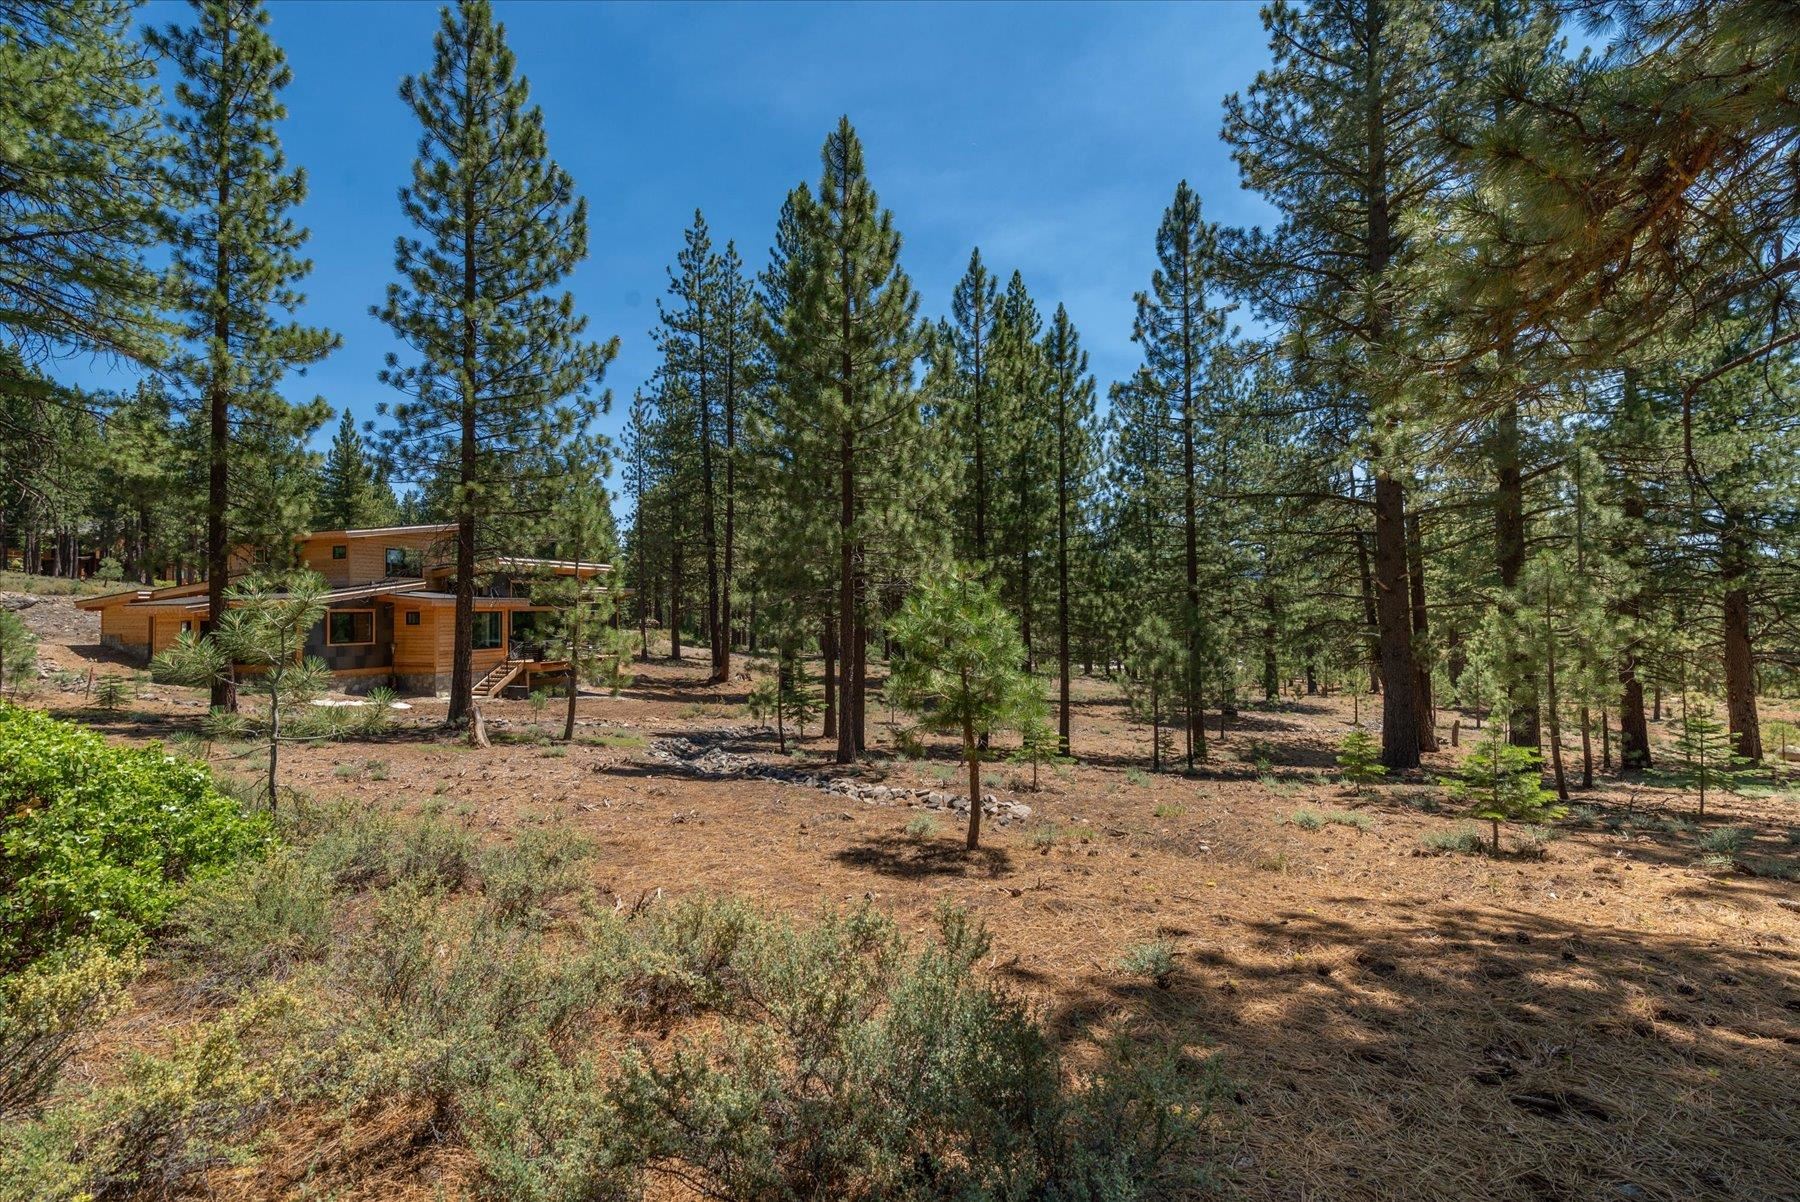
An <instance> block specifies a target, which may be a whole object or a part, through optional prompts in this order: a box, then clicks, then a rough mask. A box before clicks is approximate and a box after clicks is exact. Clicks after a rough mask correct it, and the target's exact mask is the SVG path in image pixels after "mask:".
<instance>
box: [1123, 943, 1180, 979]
mask: <svg viewBox="0 0 1800 1202" xmlns="http://www.w3.org/2000/svg"><path fill="white" fill-rule="evenodd" d="M1119 967H1121V968H1123V969H1124V970H1125V971H1126V972H1128V973H1131V974H1132V975H1133V976H1139V977H1148V978H1150V980H1152V981H1154V982H1155V983H1156V987H1157V988H1158V989H1167V988H1168V987H1169V983H1170V981H1171V980H1172V979H1173V978H1174V976H1175V949H1174V948H1173V947H1171V946H1170V945H1169V943H1168V942H1167V941H1166V940H1162V939H1158V940H1156V941H1155V942H1153V943H1140V944H1137V945H1136V946H1135V947H1133V948H1131V949H1130V950H1129V951H1127V952H1126V953H1125V958H1124V959H1123V960H1121V961H1120V962H1119Z"/></svg>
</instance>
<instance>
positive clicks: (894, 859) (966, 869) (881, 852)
mask: <svg viewBox="0 0 1800 1202" xmlns="http://www.w3.org/2000/svg"><path fill="white" fill-rule="evenodd" d="M832 859H834V860H836V861H838V863H840V864H844V865H846V866H848V867H851V868H861V869H864V870H866V871H868V872H875V873H880V874H881V875H883V876H892V877H899V878H901V879H904V880H917V879H919V878H921V877H940V876H954V877H987V878H989V879H995V878H998V877H1002V876H1005V875H1006V874H1007V873H1008V872H1010V871H1012V857H1011V856H1010V855H1009V854H1007V852H1006V850H1005V849H1004V848H999V847H982V848H978V849H976V850H975V851H970V850H969V849H968V848H966V847H964V846H963V845H962V844H961V843H960V842H957V843H951V842H949V841H947V840H945V839H925V840H918V841H914V840H911V839H904V838H900V837H898V836H892V835H889V836H880V837H876V838H872V839H867V840H864V841H863V842H861V843H858V844H856V845H855V846H853V847H846V848H844V849H843V850H842V851H838V852H834V853H833V854H832Z"/></svg>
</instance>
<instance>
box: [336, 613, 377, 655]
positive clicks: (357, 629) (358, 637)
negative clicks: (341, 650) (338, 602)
mask: <svg viewBox="0 0 1800 1202" xmlns="http://www.w3.org/2000/svg"><path fill="white" fill-rule="evenodd" d="M325 641H326V642H327V643H328V644H330V645H331V646H333V647H342V646H346V645H351V646H354V645H355V644H358V643H373V642H374V641H375V611H374V610H372V609H334V610H332V611H330V612H329V613H327V614H326V615H325Z"/></svg>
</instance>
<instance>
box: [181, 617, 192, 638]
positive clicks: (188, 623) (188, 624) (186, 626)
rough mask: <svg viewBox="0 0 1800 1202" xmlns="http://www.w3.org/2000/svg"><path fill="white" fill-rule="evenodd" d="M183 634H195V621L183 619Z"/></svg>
mask: <svg viewBox="0 0 1800 1202" xmlns="http://www.w3.org/2000/svg"><path fill="white" fill-rule="evenodd" d="M181 633H183V634H192V633H194V621H193V619H192V618H184V619H182V623H181Z"/></svg>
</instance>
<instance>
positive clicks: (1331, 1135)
mask: <svg viewBox="0 0 1800 1202" xmlns="http://www.w3.org/2000/svg"><path fill="white" fill-rule="evenodd" d="M1419 901H1420V899H1382V900H1379V901H1377V900H1372V899H1370V898H1367V897H1356V896H1343V897H1334V898H1329V899H1325V900H1324V901H1321V902H1320V903H1319V905H1318V907H1317V909H1318V910H1319V911H1320V912H1317V913H1315V912H1313V911H1310V910H1309V911H1306V912H1299V911H1292V912H1279V913H1276V914H1274V915H1272V916H1270V917H1268V918H1266V919H1259V920H1254V921H1248V922H1243V921H1238V920H1236V919H1234V918H1233V916H1232V915H1231V914H1230V913H1229V912H1228V906H1229V903H1228V901H1227V900H1226V899H1223V898H1222V899H1221V905H1222V907H1227V909H1222V911H1221V912H1220V913H1219V914H1216V915H1214V922H1215V923H1216V924H1218V928H1217V933H1215V932H1213V931H1206V932H1204V933H1203V934H1202V935H1201V936H1200V937H1197V938H1194V939H1192V940H1186V941H1183V942H1184V943H1185V944H1186V946H1179V945H1178V953H1179V955H1178V966H1179V971H1178V972H1177V973H1176V975H1175V976H1174V978H1173V979H1172V981H1171V985H1172V988H1170V989H1168V990H1166V991H1151V990H1146V988H1145V986H1144V983H1143V982H1142V980H1141V979H1138V978H1131V977H1128V976H1126V975H1124V974H1123V973H1121V972H1119V971H1117V970H1113V971H1105V972H1095V973H1093V974H1091V975H1089V976H1088V977H1087V978H1086V979H1085V980H1084V981H1083V982H1082V983H1081V985H1080V986H1079V987H1077V988H1076V989H1074V990H1071V991H1070V992H1069V993H1068V994H1067V995H1066V996H1064V997H1063V998H1062V999H1060V1000H1059V1002H1058V1003H1057V1004H1056V1005H1055V1006H1054V1008H1053V1009H1052V1012H1051V1015H1050V1021H1051V1024H1052V1028H1053V1030H1055V1031H1056V1032H1057V1034H1058V1035H1059V1036H1061V1037H1062V1038H1065V1039H1068V1038H1079V1037H1087V1036H1091V1035H1094V1034H1096V1033H1098V1032H1100V1031H1101V1030H1104V1029H1108V1028H1116V1027H1117V1026H1118V1025H1119V1024H1120V1023H1121V1022H1124V1023H1125V1024H1126V1025H1127V1027H1131V1028H1140V1029H1142V1030H1144V1032H1145V1033H1156V1034H1160V1035H1163V1036H1174V1037H1176V1038H1178V1039H1182V1040H1185V1041H1189V1042H1199V1043H1203V1044H1208V1045H1217V1046H1221V1047H1222V1048H1223V1049H1224V1050H1225V1053H1226V1058H1225V1067H1226V1072H1227V1075H1228V1076H1230V1077H1231V1078H1232V1079H1233V1080H1234V1081H1236V1082H1237V1083H1238V1084H1239V1085H1240V1087H1241V1088H1242V1089H1243V1091H1244V1092H1245V1094H1246V1106H1245V1115H1244V1117H1245V1119H1246V1121H1247V1124H1246V1125H1247V1135H1246V1148H1245V1150H1246V1152H1247V1153H1248V1156H1249V1158H1250V1161H1249V1162H1250V1163H1263V1162H1267V1163H1280V1164H1282V1165H1284V1166H1289V1167H1293V1166H1299V1167H1300V1170H1301V1172H1303V1173H1304V1177H1303V1178H1287V1179H1284V1180H1282V1181H1279V1182H1271V1181H1265V1180H1257V1179H1255V1177H1254V1175H1253V1176H1252V1179H1251V1180H1248V1181H1246V1182H1244V1183H1243V1184H1245V1185H1246V1186H1248V1187H1251V1188H1249V1189H1248V1190H1247V1192H1248V1193H1249V1194H1250V1195H1251V1196H1263V1197H1282V1198H1289V1197H1319V1198H1333V1199H1376V1198H1380V1199H1414V1198H1418V1199H1426V1198H1441V1197H1450V1196H1456V1197H1479V1198H1483V1199H1503V1200H1508V1202H1514V1200H1516V1202H1547V1200H1550V1199H1557V1200H1568V1202H1575V1200H1577V1199H1591V1198H1615V1197H1619V1198H1640V1199H1666V1200H1668V1202H1674V1200H1676V1199H1696V1198H1709V1199H1726V1198H1762V1199H1775V1198H1784V1197H1795V1196H1800V1188H1797V1187H1800V1168H1797V1165H1800V1162H1797V1161H1795V1159H1794V1158H1793V1156H1792V1149H1793V1148H1794V1147H1796V1146H1800V1107H1796V1106H1795V1104H1794V1102H1795V1094H1794V1087H1793V1082H1794V1080H1795V1076H1794V1074H1795V1073H1796V1071H1797V1070H1800V971H1797V970H1796V968H1795V961H1794V959H1793V956H1792V949H1791V947H1790V946H1789V942H1788V940H1787V939H1786V938H1785V937H1784V936H1781V935H1779V934H1775V933H1772V932H1768V931H1763V932H1760V933H1756V934H1753V935H1751V936H1750V937H1748V938H1747V939H1746V940H1745V941H1744V942H1743V943H1742V944H1739V945H1735V946H1722V945H1721V944H1720V943H1719V942H1718V940H1717V939H1716V937H1715V931H1714V929H1713V928H1710V927H1709V928H1707V929H1705V930H1699V931H1696V932H1695V933H1685V932H1676V933H1670V932H1668V931H1666V930H1665V931H1647V930H1641V929H1634V928H1631V927H1626V926H1613V925H1604V924H1598V923H1583V922H1580V921H1577V920H1572V919H1565V918H1549V917H1545V916H1540V915H1536V914H1530V913H1522V912H1518V911H1512V910H1502V909H1482V908H1472V907H1455V906H1450V907H1445V908H1442V909H1435V910H1434V909H1431V908H1429V907H1427V906H1424V905H1421V904H1419ZM1747 904H1752V905H1760V906H1763V907H1767V905H1768V903H1767V901H1766V900H1755V899H1752V900H1751V901H1750V902H1749V903H1747Z"/></svg>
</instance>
